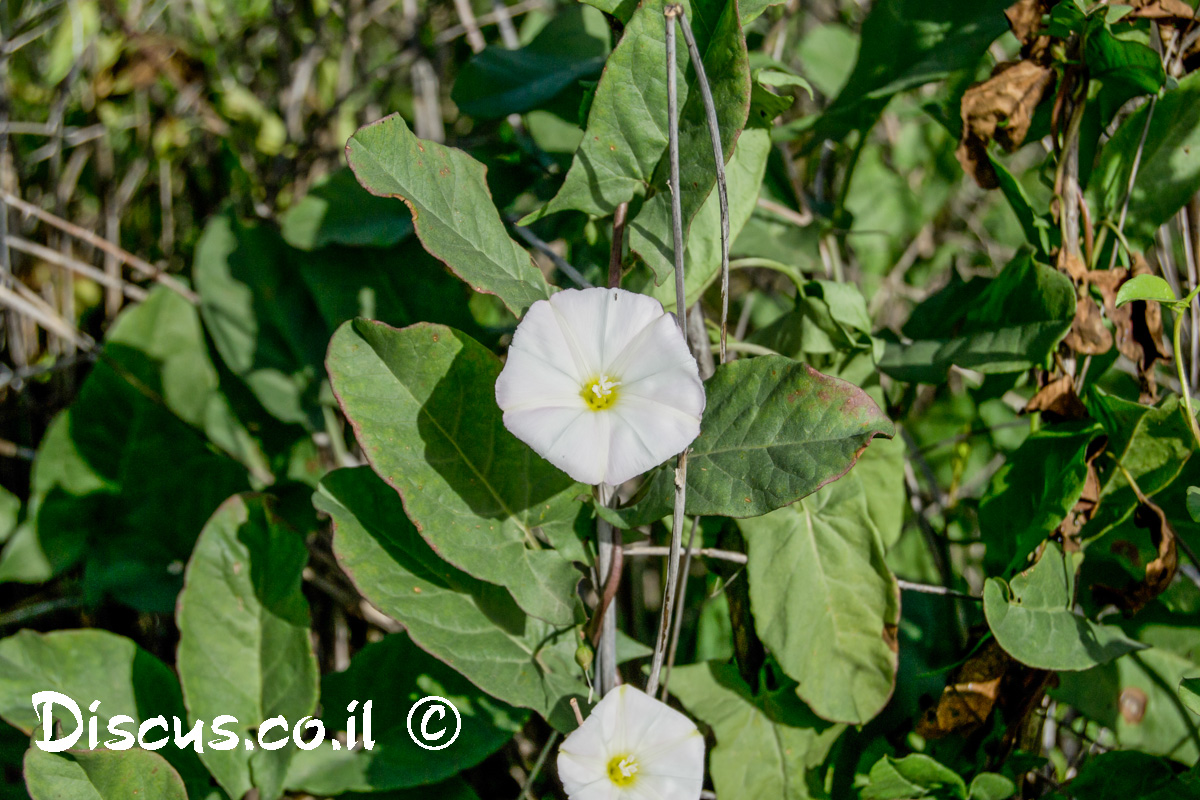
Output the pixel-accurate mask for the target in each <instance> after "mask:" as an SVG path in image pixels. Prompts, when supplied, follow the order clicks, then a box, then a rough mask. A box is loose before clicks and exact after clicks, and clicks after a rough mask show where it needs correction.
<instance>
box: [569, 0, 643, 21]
mask: <svg viewBox="0 0 1200 800" xmlns="http://www.w3.org/2000/svg"><path fill="white" fill-rule="evenodd" d="M580 2H583V3H587V4H588V5H589V6H592V7H593V8H598V9H600V10H601V11H603V12H604V13H605V14H611V15H613V16H614V17H616V18H617V21H618V22H620V23H621V24H622V25H628V24H629V20H630V18H631V17H633V12H634V11H636V10H637V7H638V0H580Z"/></svg>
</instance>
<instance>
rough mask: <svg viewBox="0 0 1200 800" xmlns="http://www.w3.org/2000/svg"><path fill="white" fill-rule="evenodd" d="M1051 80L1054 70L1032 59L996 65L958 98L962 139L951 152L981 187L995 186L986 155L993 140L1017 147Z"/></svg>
mask: <svg viewBox="0 0 1200 800" xmlns="http://www.w3.org/2000/svg"><path fill="white" fill-rule="evenodd" d="M1053 82H1054V71H1053V70H1051V69H1050V68H1049V67H1046V66H1043V65H1041V64H1038V63H1035V62H1034V61H1028V60H1026V61H1010V62H1008V63H1005V64H1000V65H998V66H997V67H996V69H995V70H994V71H993V72H992V77H990V78H988V79H987V80H986V81H984V82H983V83H977V84H975V85H974V86H972V87H971V88H970V89H968V90H967V91H966V93H965V94H964V95H963V98H962V121H963V130H962V140H961V141H960V142H959V145H958V150H957V151H956V152H955V155H956V156H957V157H958V162H959V163H960V164H962V167H963V170H964V171H966V172H967V174H969V175H971V176H973V177H974V178H975V181H976V182H977V183H978V184H979V185H980V186H982V187H984V188H985V189H992V188H995V187H996V186H997V181H996V173H995V171H994V170H993V169H992V165H991V163H990V162H989V161H988V158H987V146H988V142H990V141H992V140H995V141H996V142H997V143H998V144H1000V146H1001V147H1003V148H1005V149H1006V150H1008V151H1009V152H1012V151H1013V150H1015V149H1016V148H1018V147H1020V146H1021V144H1022V143H1023V142H1024V141H1025V134H1027V133H1028V132H1029V126H1030V125H1031V124H1032V122H1033V112H1034V109H1036V108H1037V105H1038V103H1040V102H1041V100H1042V97H1043V96H1044V95H1045V94H1046V90H1047V89H1049V88H1050V86H1051V84H1052V83H1053Z"/></svg>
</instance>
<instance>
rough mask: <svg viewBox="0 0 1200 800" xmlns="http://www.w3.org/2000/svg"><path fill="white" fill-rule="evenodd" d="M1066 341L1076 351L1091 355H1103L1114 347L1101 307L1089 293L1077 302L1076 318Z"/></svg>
mask: <svg viewBox="0 0 1200 800" xmlns="http://www.w3.org/2000/svg"><path fill="white" fill-rule="evenodd" d="M1084 291H1085V292H1086V289H1085V290H1084ZM1065 341H1066V344H1067V347H1070V348H1071V349H1072V350H1074V351H1075V352H1076V353H1083V354H1084V355H1089V356H1099V355H1103V354H1104V353H1107V352H1108V351H1109V350H1110V349H1112V346H1113V337H1112V334H1111V333H1109V332H1108V328H1106V327H1104V320H1103V319H1102V318H1101V317H1100V308H1099V307H1098V306H1097V305H1096V303H1095V301H1093V300H1092V298H1091V297H1089V296H1088V295H1087V294H1084V295H1083V297H1081V298H1079V301H1078V302H1077V303H1076V304H1075V319H1074V320H1073V321H1072V322H1071V330H1070V332H1069V333H1068V334H1067V338H1066V340H1065Z"/></svg>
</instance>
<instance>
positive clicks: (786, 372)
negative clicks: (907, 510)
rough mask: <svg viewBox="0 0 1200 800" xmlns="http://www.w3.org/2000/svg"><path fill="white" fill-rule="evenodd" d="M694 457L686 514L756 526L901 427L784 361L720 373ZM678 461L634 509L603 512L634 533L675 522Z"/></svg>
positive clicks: (745, 362) (758, 361)
mask: <svg viewBox="0 0 1200 800" xmlns="http://www.w3.org/2000/svg"><path fill="white" fill-rule="evenodd" d="M705 392H706V394H707V396H708V405H707V408H705V410H704V418H703V419H702V420H701V423H700V436H699V437H698V438H697V439H696V441H695V442H693V443H692V446H691V449H690V450H689V451H688V452H689V455H688V477H687V487H688V490H687V513H688V514H689V515H692V514H699V515H703V516H707V515H717V516H726V517H754V516H758V515H761V514H765V513H767V512H768V511H773V510H774V509H777V508H782V507H783V506H787V505H791V504H792V503H794V502H795V501H796V500H799V499H800V498H801V497H804V496H806V495H809V494H811V493H813V492H815V491H816V490H817V489H819V488H821V487H822V486H824V485H825V484H827V483H829V482H830V481H832V480H835V479H836V478H837V477H838V476H840V475H842V474H844V473H845V472H846V470H848V469H850V467H851V466H853V464H854V461H855V459H857V458H858V455H859V453H860V452H862V449H863V448H864V447H866V446H867V445H868V444H869V443H870V441H871V439H873V438H874V437H876V436H884V437H888V438H890V437H891V436H892V435H893V432H894V428H893V427H892V423H891V421H890V420H889V419H888V418H887V417H885V416H884V415H883V412H882V411H880V410H879V407H878V406H877V405H875V402H874V401H873V400H871V398H870V397H868V396H867V394H866V393H865V392H863V391H862V390H861V389H859V388H858V387H856V386H854V385H852V384H849V383H847V382H845V381H842V380H838V379H837V378H830V377H828V376H826V375H822V374H821V373H819V372H817V371H816V370H814V369H812V368H811V367H809V366H807V365H805V364H801V363H799V362H797V361H793V360H791V359H789V358H783V357H781V356H761V357H758V358H751V359H742V360H739V361H734V362H732V363H730V364H725V365H722V366H719V367H717V371H716V373H715V374H714V375H713V377H712V378H710V379H709V380H708V383H707V384H706V385H705ZM674 467H675V465H674V460H672V461H671V462H670V463H668V464H666V465H664V466H662V467H659V468H658V469H657V470H655V471H654V472H652V473H650V475H649V476H648V477H647V479H646V483H645V485H644V488H643V490H642V491H641V492H640V493H639V496H638V498H637V499H636V500H635V502H634V503H633V504H632V505H630V506H628V507H626V508H620V509H615V510H608V509H598V511H599V513H601V514H602V515H604V516H605V517H606V518H608V519H609V520H610V521H612V522H613V523H614V524H617V525H620V526H621V527H624V528H627V529H628V528H633V527H637V526H638V525H645V524H649V523H650V522H653V521H654V520H657V519H661V518H662V517H663V516H665V515H666V514H669V513H670V511H671V508H672V503H673V498H674V493H675V482H674V481H675V469H674Z"/></svg>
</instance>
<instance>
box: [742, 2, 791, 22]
mask: <svg viewBox="0 0 1200 800" xmlns="http://www.w3.org/2000/svg"><path fill="white" fill-rule="evenodd" d="M783 2H784V0H738V10H739V11H741V15H742V25H748V24H750V23H751V22H753V21H754V20H756V19H758V18H759V17H760V16H761V15H762V13H763V12H764V11H766V10H767V9H768V8H770V7H771V6H777V5H780V4H781V3H783Z"/></svg>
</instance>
